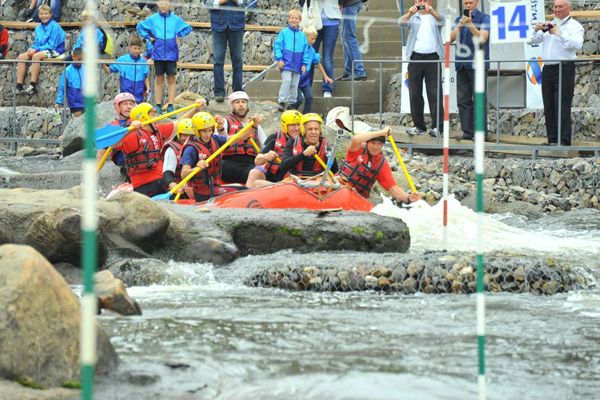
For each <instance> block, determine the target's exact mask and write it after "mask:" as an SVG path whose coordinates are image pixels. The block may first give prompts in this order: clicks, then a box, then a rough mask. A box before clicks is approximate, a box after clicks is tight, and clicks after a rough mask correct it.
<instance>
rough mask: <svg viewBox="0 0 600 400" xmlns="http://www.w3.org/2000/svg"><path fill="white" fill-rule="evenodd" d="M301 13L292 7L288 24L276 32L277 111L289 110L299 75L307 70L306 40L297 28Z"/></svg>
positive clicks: (308, 59)
mask: <svg viewBox="0 0 600 400" xmlns="http://www.w3.org/2000/svg"><path fill="white" fill-rule="evenodd" d="M301 20H302V14H301V13H300V11H299V10H296V9H293V10H290V12H289V13H288V26H287V27H286V28H285V29H283V30H282V31H281V32H279V33H278V34H277V37H276V38H275V43H274V44H273V53H274V54H275V61H276V62H277V68H279V70H280V71H281V87H280V88H279V98H278V102H279V108H278V109H279V111H283V110H285V109H286V108H287V109H288V110H291V109H292V108H293V107H294V104H295V103H296V98H297V97H298V82H299V81H300V75H301V74H303V73H305V72H306V71H308V69H309V66H310V64H311V63H312V58H311V55H310V53H309V52H308V40H307V39H306V36H305V35H304V33H302V31H301V30H300V28H299V25H300V21H301Z"/></svg>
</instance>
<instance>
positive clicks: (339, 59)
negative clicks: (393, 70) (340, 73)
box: [333, 55, 402, 70]
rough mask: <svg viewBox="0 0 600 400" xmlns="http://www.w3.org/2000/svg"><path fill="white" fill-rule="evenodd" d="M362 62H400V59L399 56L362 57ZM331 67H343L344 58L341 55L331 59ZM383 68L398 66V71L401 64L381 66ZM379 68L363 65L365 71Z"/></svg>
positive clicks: (370, 64)
mask: <svg viewBox="0 0 600 400" xmlns="http://www.w3.org/2000/svg"><path fill="white" fill-rule="evenodd" d="M362 59H363V60H391V61H394V60H396V61H402V57H401V56H399V55H398V56H390V57H369V56H368V55H363V57H362ZM333 65H340V66H343V65H344V57H342V56H341V55H340V56H339V57H335V58H334V59H333ZM383 65H384V66H385V65H387V66H388V67H392V66H393V65H397V66H398V70H399V69H400V66H401V64H400V63H398V64H383ZM378 67H379V64H377V63H374V62H373V63H371V62H369V63H365V68H366V69H367V70H374V69H376V68H378Z"/></svg>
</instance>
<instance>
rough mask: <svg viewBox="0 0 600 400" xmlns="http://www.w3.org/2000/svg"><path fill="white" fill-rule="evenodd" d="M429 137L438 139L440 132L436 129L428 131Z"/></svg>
mask: <svg viewBox="0 0 600 400" xmlns="http://www.w3.org/2000/svg"><path fill="white" fill-rule="evenodd" d="M429 136H431V137H439V136H440V131H439V130H438V128H433V129H432V130H430V131H429Z"/></svg>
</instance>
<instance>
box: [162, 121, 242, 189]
mask: <svg viewBox="0 0 600 400" xmlns="http://www.w3.org/2000/svg"><path fill="white" fill-rule="evenodd" d="M253 126H254V121H250V123H249V124H248V125H246V126H245V127H243V128H242V129H240V131H239V132H238V133H236V134H235V135H233V136H232V137H230V138H229V139H227V142H225V144H223V146H221V147H219V149H218V150H217V151H215V152H214V153H213V154H211V155H210V157H208V158H207V159H206V163H207V164H208V163H210V162H211V161H212V160H214V159H215V158H216V157H217V156H218V155H219V154H221V153H222V152H223V151H224V150H225V149H226V148H228V147H229V146H230V145H231V144H232V143H233V142H235V141H236V140H238V139H239V138H240V136H242V135H243V134H244V133H246V131H247V130H248V129H250V128H252V127H253ZM201 170H202V168H200V167H196V168H194V169H193V170H192V171H191V172H190V173H189V174H188V176H186V177H185V178H183V179H182V180H181V182H179V183H178V184H177V186H175V187H174V188H173V189H171V190H169V191H168V192H166V193H163V194H157V195H156V196H154V197H152V199H153V200H168V199H169V198H170V197H171V195H173V194H174V193H175V192H177V191H178V190H179V189H180V188H181V187H183V185H185V184H186V183H188V181H189V180H190V179H192V178H193V177H194V176H195V175H196V174H197V173H198V172H200V171H201ZM176 200H179V199H178V198H177V196H176Z"/></svg>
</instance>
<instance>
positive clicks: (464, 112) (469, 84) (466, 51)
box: [450, 0, 490, 140]
mask: <svg viewBox="0 0 600 400" xmlns="http://www.w3.org/2000/svg"><path fill="white" fill-rule="evenodd" d="M478 3H479V2H478V0H463V15H462V16H459V17H457V18H456V20H455V21H454V24H455V27H454V29H453V30H452V32H451V33H450V41H451V42H454V41H455V40H456V41H457V42H458V44H459V46H457V50H456V63H455V64H454V65H455V68H456V103H457V105H458V115H459V117H460V127H461V129H462V132H463V135H462V137H461V138H460V139H462V140H473V137H474V133H475V130H474V126H475V115H474V112H473V110H474V102H475V101H474V92H475V65H474V63H473V58H474V57H475V45H474V44H473V38H474V37H477V39H478V40H479V43H483V49H484V51H485V60H486V61H485V70H486V74H487V70H488V69H490V62H489V61H488V60H489V59H490V44H489V42H488V38H489V36H490V16H489V15H487V14H484V13H483V12H481V11H479V10H478V9H477V5H478ZM485 81H486V84H485V93H486V94H485V99H484V104H485V106H484V118H483V121H484V127H485V130H486V133H487V79H486V80H485Z"/></svg>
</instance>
